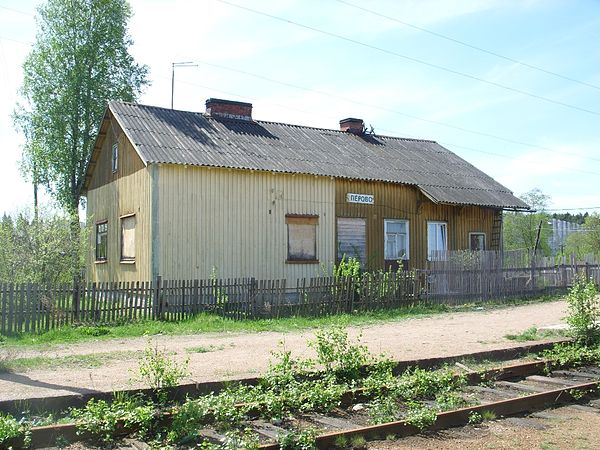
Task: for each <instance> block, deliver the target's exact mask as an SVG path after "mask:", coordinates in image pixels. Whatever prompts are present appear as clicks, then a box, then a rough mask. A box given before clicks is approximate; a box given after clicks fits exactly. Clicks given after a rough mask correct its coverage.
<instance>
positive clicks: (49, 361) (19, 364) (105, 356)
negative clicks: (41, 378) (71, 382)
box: [0, 351, 141, 373]
mask: <svg viewBox="0 0 600 450" xmlns="http://www.w3.org/2000/svg"><path fill="white" fill-rule="evenodd" d="M140 354H141V353H140V352H135V351H117V352H110V353H90V354H85V355H69V356H58V357H49V356H34V357H31V358H14V359H10V360H8V359H7V360H3V361H0V373H3V372H26V371H28V370H31V369H57V368H61V369H69V368H77V369H81V368H88V369H94V368H97V367H102V366H104V365H106V364H107V363H109V362H111V361H125V360H130V359H132V358H137V357H138V356H139V355H140Z"/></svg>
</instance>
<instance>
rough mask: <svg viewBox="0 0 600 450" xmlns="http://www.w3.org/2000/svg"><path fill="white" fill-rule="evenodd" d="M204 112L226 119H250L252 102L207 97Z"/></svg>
mask: <svg viewBox="0 0 600 450" xmlns="http://www.w3.org/2000/svg"><path fill="white" fill-rule="evenodd" d="M206 114H208V115H210V116H213V117H225V118H227V119H240V120H252V103H244V102H234V101H232V100H222V99H220V98H209V99H208V100H206Z"/></svg>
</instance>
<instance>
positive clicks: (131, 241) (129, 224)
mask: <svg viewBox="0 0 600 450" xmlns="http://www.w3.org/2000/svg"><path fill="white" fill-rule="evenodd" d="M135 223H136V220H135V215H129V216H123V217H121V261H135Z"/></svg>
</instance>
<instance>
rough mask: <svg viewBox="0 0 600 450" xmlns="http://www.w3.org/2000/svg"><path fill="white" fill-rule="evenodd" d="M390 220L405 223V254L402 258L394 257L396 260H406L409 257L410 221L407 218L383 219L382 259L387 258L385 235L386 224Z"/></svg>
mask: <svg viewBox="0 0 600 450" xmlns="http://www.w3.org/2000/svg"><path fill="white" fill-rule="evenodd" d="M390 222H401V223H405V224H406V255H404V258H402V259H395V260H396V261H408V260H409V259H410V221H409V220H408V219H383V245H384V247H383V259H384V260H386V261H391V260H388V259H387V258H386V257H385V243H386V237H387V224H388V223H390Z"/></svg>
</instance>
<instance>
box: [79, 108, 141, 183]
mask: <svg viewBox="0 0 600 450" xmlns="http://www.w3.org/2000/svg"><path fill="white" fill-rule="evenodd" d="M100 134H101V139H100V140H99V141H98V144H99V145H100V151H98V152H94V153H93V154H92V160H91V161H90V165H94V167H93V173H92V177H91V180H90V183H89V187H88V189H89V190H92V189H97V188H99V187H101V186H105V185H107V184H109V183H112V182H113V181H115V180H118V179H120V178H123V177H127V176H129V175H131V174H133V173H135V172H137V171H138V170H142V169H144V168H145V165H144V163H143V162H142V160H141V159H140V157H139V156H138V154H137V152H136V151H135V149H134V148H133V146H132V145H131V143H130V142H129V139H127V136H126V135H125V133H123V130H122V129H121V127H120V126H119V124H118V123H117V122H116V121H115V120H114V119H113V120H108V119H107V120H105V121H104V122H103V124H102V127H101V129H100ZM115 142H116V143H117V144H118V148H119V156H118V161H117V171H116V172H114V173H113V171H112V146H113V144H114V143H115ZM94 158H96V159H94Z"/></svg>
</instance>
